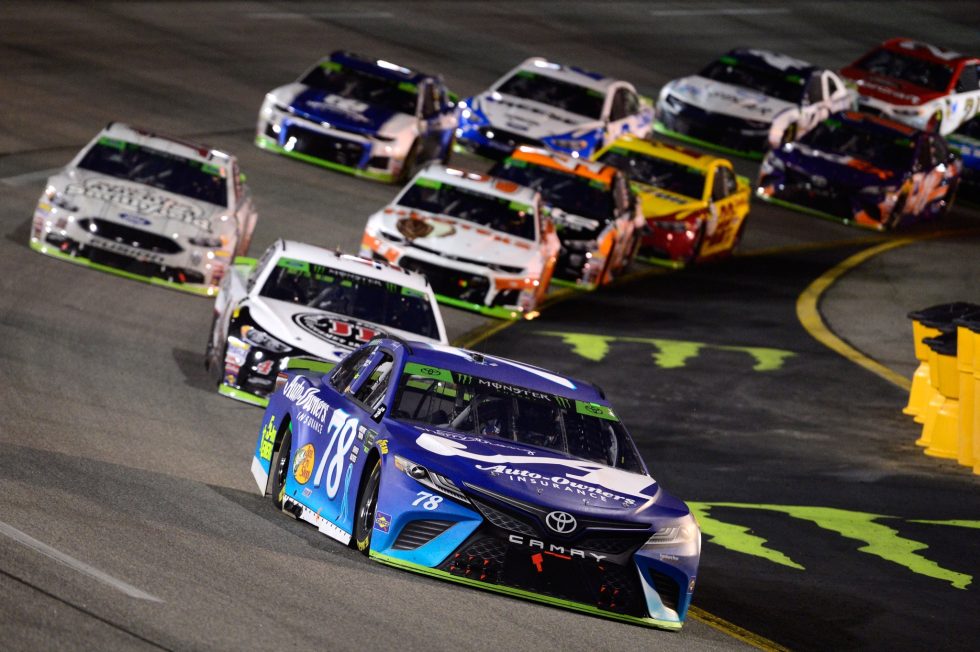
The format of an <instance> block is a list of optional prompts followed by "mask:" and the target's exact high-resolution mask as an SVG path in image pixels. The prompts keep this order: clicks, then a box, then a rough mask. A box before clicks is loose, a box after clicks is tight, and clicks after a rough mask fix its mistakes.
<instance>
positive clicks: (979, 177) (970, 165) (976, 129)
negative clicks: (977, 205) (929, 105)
mask: <svg viewBox="0 0 980 652" xmlns="http://www.w3.org/2000/svg"><path fill="white" fill-rule="evenodd" d="M946 140H947V141H948V142H949V144H950V147H952V148H953V149H955V150H956V151H957V152H958V153H959V155H960V158H961V159H963V182H964V183H967V184H970V185H971V186H980V118H977V117H974V118H973V119H971V120H970V121H969V122H967V123H966V124H964V125H963V126H962V127H960V128H959V129H958V130H956V131H954V132H953V133H951V134H950V135H949V136H947V137H946ZM976 189H977V188H971V190H976Z"/></svg>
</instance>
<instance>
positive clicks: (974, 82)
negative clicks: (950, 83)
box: [956, 66, 980, 93]
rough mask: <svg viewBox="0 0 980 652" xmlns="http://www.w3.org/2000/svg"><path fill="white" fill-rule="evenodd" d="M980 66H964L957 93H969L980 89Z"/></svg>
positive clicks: (957, 83) (957, 85)
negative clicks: (979, 70) (979, 75)
mask: <svg viewBox="0 0 980 652" xmlns="http://www.w3.org/2000/svg"><path fill="white" fill-rule="evenodd" d="M977 68H978V66H963V71H962V72H961V73H960V78H959V80H957V82H956V92H957V93H968V92H970V91H975V90H977V88H978V87H980V80H978V79H977Z"/></svg>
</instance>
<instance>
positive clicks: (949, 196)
mask: <svg viewBox="0 0 980 652" xmlns="http://www.w3.org/2000/svg"><path fill="white" fill-rule="evenodd" d="M959 189H960V180H959V179H956V180H955V181H953V183H952V184H950V188H949V190H947V191H946V196H945V197H943V198H942V199H939V200H938V201H940V202H942V207H941V208H940V209H939V210H938V211H936V217H938V218H944V217H946V216H947V215H949V211H950V209H952V208H953V202H954V201H955V200H956V193H957V191H959Z"/></svg>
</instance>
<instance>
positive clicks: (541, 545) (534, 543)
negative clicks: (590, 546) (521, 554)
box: [507, 534, 607, 562]
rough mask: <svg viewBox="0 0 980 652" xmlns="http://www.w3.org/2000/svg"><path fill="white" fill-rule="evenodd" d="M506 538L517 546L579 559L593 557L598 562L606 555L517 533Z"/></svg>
mask: <svg viewBox="0 0 980 652" xmlns="http://www.w3.org/2000/svg"><path fill="white" fill-rule="evenodd" d="M507 540H508V541H510V542H511V543H513V544H516V545H518V546H527V547H528V548H536V549H538V550H543V551H547V552H554V553H557V554H559V555H568V556H569V557H579V558H580V559H594V560H595V561H597V562H600V561H602V560H603V559H605V558H606V557H607V555H600V554H598V553H595V552H589V551H588V550H579V549H578V548H569V547H566V546H556V545H555V544H553V543H545V542H544V541H541V540H540V539H529V538H525V537H522V536H521V535H519V534H511V535H509V536H508V537H507Z"/></svg>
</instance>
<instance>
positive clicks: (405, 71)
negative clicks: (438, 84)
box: [321, 50, 434, 84]
mask: <svg viewBox="0 0 980 652" xmlns="http://www.w3.org/2000/svg"><path fill="white" fill-rule="evenodd" d="M324 61H332V62H334V63H339V64H340V65H342V66H348V67H350V68H353V69H355V70H362V71H364V72H369V73H371V74H373V75H378V76H379V77H384V78H385V79H393V80H395V81H403V82H408V83H411V84H419V83H421V82H422V81H424V80H426V79H432V78H434V75H428V74H426V73H423V72H419V71H417V70H411V69H409V68H405V67H403V66H400V65H398V64H396V63H391V62H390V61H385V60H384V59H369V58H367V57H364V56H361V55H359V54H354V53H353V52H346V51H344V50H337V51H336V52H333V53H331V55H330V56H329V57H326V58H325V59H323V60H322V61H321V63H323V62H324Z"/></svg>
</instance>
